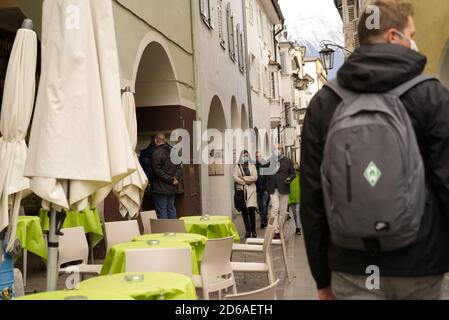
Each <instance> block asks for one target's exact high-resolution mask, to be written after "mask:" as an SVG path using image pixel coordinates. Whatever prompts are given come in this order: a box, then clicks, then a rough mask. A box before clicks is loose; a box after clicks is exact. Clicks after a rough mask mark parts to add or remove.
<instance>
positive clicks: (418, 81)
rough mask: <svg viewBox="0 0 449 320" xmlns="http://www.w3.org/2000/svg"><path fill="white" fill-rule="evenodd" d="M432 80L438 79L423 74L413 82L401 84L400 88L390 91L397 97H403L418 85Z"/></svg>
mask: <svg viewBox="0 0 449 320" xmlns="http://www.w3.org/2000/svg"><path fill="white" fill-rule="evenodd" d="M430 80H436V78H434V77H430V76H426V75H424V74H421V75H419V76H417V77H415V78H413V79H412V80H409V81H407V82H405V83H403V84H401V85H400V86H398V87H396V88H394V89H393V90H391V91H390V93H391V94H393V95H395V96H397V97H402V96H403V95H404V94H405V93H407V92H409V91H410V90H411V89H413V88H414V87H416V86H417V85H418V84H421V83H423V82H426V81H430Z"/></svg>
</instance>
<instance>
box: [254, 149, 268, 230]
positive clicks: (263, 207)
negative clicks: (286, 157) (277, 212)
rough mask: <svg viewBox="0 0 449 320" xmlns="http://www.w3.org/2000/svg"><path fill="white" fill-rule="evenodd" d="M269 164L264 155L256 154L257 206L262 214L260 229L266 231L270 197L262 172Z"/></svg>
mask: <svg viewBox="0 0 449 320" xmlns="http://www.w3.org/2000/svg"><path fill="white" fill-rule="evenodd" d="M268 165H269V164H267V161H266V160H264V159H263V157H262V154H261V153H260V152H259V151H257V152H256V168H257V182H256V185H257V206H258V207H259V214H260V228H261V229H265V228H266V226H267V224H268V203H269V201H268V200H269V197H268V193H267V178H266V177H265V176H264V175H263V174H261V170H262V169H263V168H266V167H267V166H268Z"/></svg>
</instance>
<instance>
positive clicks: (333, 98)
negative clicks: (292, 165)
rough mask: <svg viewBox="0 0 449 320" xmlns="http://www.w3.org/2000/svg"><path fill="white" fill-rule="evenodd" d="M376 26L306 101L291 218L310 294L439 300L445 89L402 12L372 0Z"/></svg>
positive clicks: (447, 217)
mask: <svg viewBox="0 0 449 320" xmlns="http://www.w3.org/2000/svg"><path fill="white" fill-rule="evenodd" d="M372 4H373V5H374V6H377V8H378V9H379V14H380V15H379V17H380V26H379V27H380V28H377V29H372V28H370V27H368V21H371V20H372V19H371V16H370V14H371V11H369V12H364V13H363V14H362V17H361V19H360V24H359V30H358V33H359V38H360V43H361V47H360V48H359V49H357V50H356V51H355V52H354V53H353V54H352V55H351V56H350V57H349V59H348V61H347V62H346V63H345V65H344V66H343V67H342V68H341V70H340V71H339V73H338V78H337V80H333V81H331V82H330V83H329V84H328V85H326V86H325V87H324V88H323V89H322V90H321V91H320V92H319V93H318V94H317V95H316V96H315V97H314V99H313V100H312V102H311V104H310V106H309V109H308V113H307V116H306V120H305V125H304V131H303V141H302V159H301V169H302V175H301V192H302V193H301V209H302V210H301V215H302V216H301V217H302V223H303V231H304V237H305V242H306V249H307V255H308V259H309V265H310V268H311V271H312V274H313V276H314V278H315V281H316V283H317V287H318V291H319V298H320V299H322V300H331V299H335V298H338V299H376V300H378V299H381V300H386V299H388V300H390V299H441V297H442V284H443V281H444V274H445V273H447V272H448V271H449V246H448V243H449V211H448V210H447V208H449V91H448V90H447V89H446V88H444V87H443V86H442V85H441V84H440V83H439V82H438V81H437V80H436V79H432V78H427V77H424V76H422V73H423V70H424V68H425V65H426V63H427V60H426V58H425V57H424V56H423V55H421V54H420V53H418V48H417V45H416V43H415V42H414V40H413V36H414V34H415V26H414V20H413V15H414V12H413V7H412V5H411V4H410V3H409V2H408V1H406V0H377V1H374V2H373V3H372Z"/></svg>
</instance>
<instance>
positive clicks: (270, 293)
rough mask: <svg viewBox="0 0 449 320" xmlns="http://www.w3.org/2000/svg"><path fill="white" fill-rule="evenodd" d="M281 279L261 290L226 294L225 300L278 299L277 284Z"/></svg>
mask: <svg viewBox="0 0 449 320" xmlns="http://www.w3.org/2000/svg"><path fill="white" fill-rule="evenodd" d="M279 282H280V280H279V279H278V280H277V281H276V282H275V283H273V284H272V285H270V286H268V287H266V288H262V289H259V290H255V291H251V292H246V293H240V294H230V295H227V296H225V298H224V299H225V300H259V301H264V300H277V286H278V285H279Z"/></svg>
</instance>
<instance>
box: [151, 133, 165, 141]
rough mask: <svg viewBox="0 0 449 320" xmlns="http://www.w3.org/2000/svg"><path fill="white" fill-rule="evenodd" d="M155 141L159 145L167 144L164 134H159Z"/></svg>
mask: <svg viewBox="0 0 449 320" xmlns="http://www.w3.org/2000/svg"><path fill="white" fill-rule="evenodd" d="M154 140H156V142H157V143H163V142H166V138H165V134H163V133H158V134H157V135H156V137H155V138H154Z"/></svg>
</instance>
